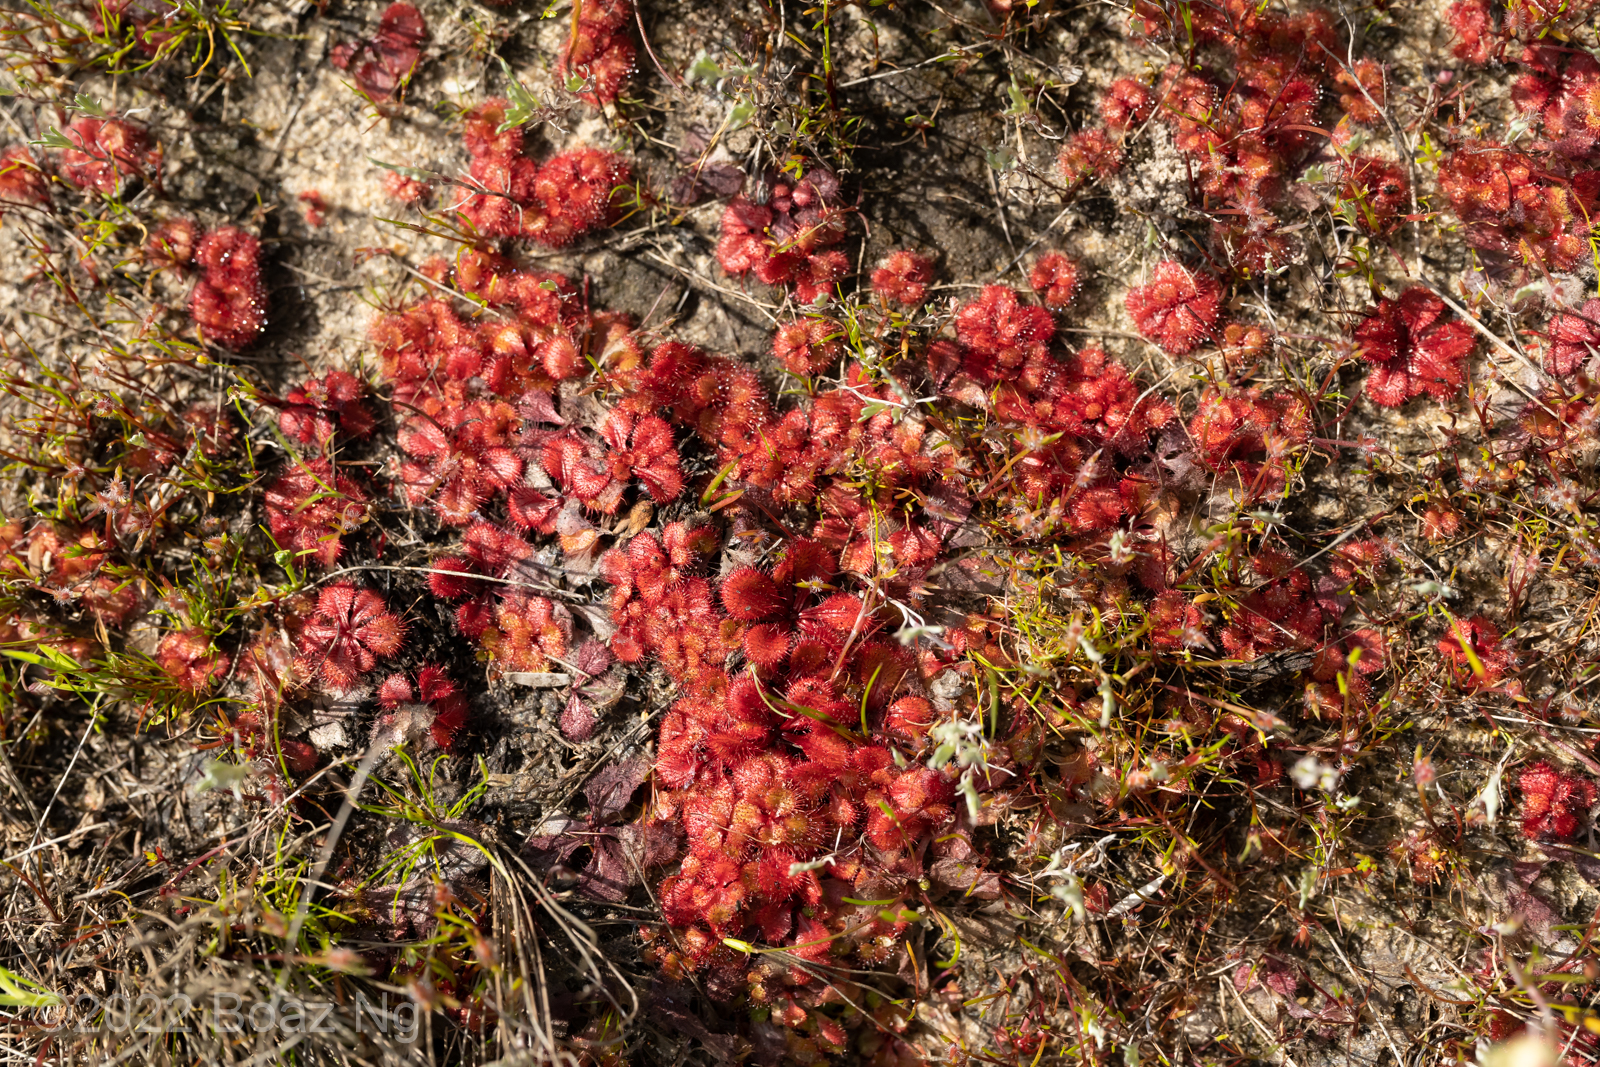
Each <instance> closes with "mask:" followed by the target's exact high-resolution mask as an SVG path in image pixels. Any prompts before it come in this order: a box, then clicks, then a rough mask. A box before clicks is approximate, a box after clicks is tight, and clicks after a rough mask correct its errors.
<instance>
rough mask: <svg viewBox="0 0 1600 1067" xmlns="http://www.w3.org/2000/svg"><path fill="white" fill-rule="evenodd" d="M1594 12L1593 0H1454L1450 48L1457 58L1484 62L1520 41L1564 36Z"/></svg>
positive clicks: (1448, 13) (1534, 42)
mask: <svg viewBox="0 0 1600 1067" xmlns="http://www.w3.org/2000/svg"><path fill="white" fill-rule="evenodd" d="M1593 12H1594V3H1593V0H1563V2H1559V3H1558V2H1555V0H1509V2H1508V3H1506V4H1505V5H1503V6H1501V5H1496V4H1492V3H1490V0H1455V2H1454V3H1452V4H1451V5H1450V6H1449V8H1448V9H1447V10H1446V12H1445V18H1446V21H1448V22H1449V23H1450V27H1451V29H1452V30H1454V31H1455V43H1454V44H1453V45H1452V46H1451V51H1452V52H1453V53H1454V54H1455V56H1456V58H1458V59H1462V60H1465V61H1466V62H1468V63H1473V64H1477V65H1482V64H1485V63H1488V62H1490V61H1491V60H1498V59H1504V58H1505V57H1506V55H1507V53H1508V52H1510V51H1515V50H1516V49H1517V48H1518V46H1519V45H1526V46H1529V47H1532V46H1537V45H1538V44H1540V43H1542V42H1544V41H1548V40H1563V39H1564V31H1565V30H1566V29H1567V28H1568V27H1572V26H1576V25H1581V24H1582V23H1584V22H1585V21H1587V20H1588V19H1589V17H1590V15H1592V14H1593Z"/></svg>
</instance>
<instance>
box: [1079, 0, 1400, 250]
mask: <svg viewBox="0 0 1600 1067" xmlns="http://www.w3.org/2000/svg"><path fill="white" fill-rule="evenodd" d="M1182 11H1183V12H1184V15H1183V16H1182V17H1180V16H1179V14H1178V12H1179V8H1178V7H1175V6H1173V5H1167V4H1161V3H1158V2H1156V0H1140V2H1139V3H1138V4H1136V6H1135V11H1134V14H1135V19H1136V21H1137V24H1139V25H1140V26H1142V28H1143V31H1144V33H1145V34H1146V35H1147V36H1151V37H1155V38H1171V39H1174V40H1176V41H1177V42H1179V43H1180V44H1181V45H1182V46H1183V47H1186V48H1190V49H1194V48H1196V46H1198V48H1199V52H1198V55H1199V56H1200V57H1201V61H1200V62H1193V61H1191V62H1189V63H1171V64H1169V65H1168V66H1167V67H1166V69H1165V70H1163V71H1162V72H1161V75H1160V77H1159V79H1158V81H1157V84H1156V85H1155V87H1154V90H1153V91H1152V90H1151V88H1150V87H1148V86H1145V85H1143V84H1141V83H1139V82H1136V81H1133V80H1131V79H1119V80H1117V81H1116V82H1114V83H1113V84H1112V85H1111V86H1110V88H1109V89H1108V90H1107V91H1106V93H1105V95H1104V96H1103V97H1102V99H1101V105H1100V106H1101V113H1102V117H1103V118H1104V120H1105V122H1106V125H1107V127H1108V128H1110V129H1114V130H1115V129H1127V128H1129V127H1131V126H1133V125H1134V124H1136V123H1142V122H1144V121H1146V119H1147V118H1149V117H1151V116H1152V115H1153V116H1154V118H1155V119H1156V120H1157V121H1160V122H1161V123H1163V124H1164V125H1165V126H1166V127H1167V129H1168V131H1169V132H1170V135H1171V137H1172V140H1173V142H1174V144H1175V145H1176V147H1177V148H1178V150H1179V151H1180V152H1182V153H1183V154H1184V155H1185V156H1186V157H1187V159H1188V162H1189V165H1190V167H1191V173H1192V175H1193V192H1194V196H1193V201H1194V204H1195V206H1196V207H1197V208H1199V209H1201V210H1202V211H1204V212H1206V213H1207V214H1208V215H1209V216H1210V218H1211V239H1212V250H1213V252H1214V254H1215V255H1216V257H1217V258H1218V259H1219V260H1221V261H1222V262H1225V263H1226V264H1228V265H1229V266H1230V267H1232V268H1233V269H1234V270H1236V271H1239V272H1241V273H1254V272H1260V271H1265V272H1273V271H1276V270H1278V269H1281V268H1283V267H1285V266H1287V265H1289V264H1290V263H1291V262H1293V261H1294V260H1295V258H1296V257H1297V256H1298V255H1300V253H1301V248H1300V245H1299V241H1298V238H1297V237H1295V236H1293V231H1292V229H1291V228H1289V227H1287V226H1285V225H1284V224H1283V223H1281V221H1280V218H1279V216H1280V215H1281V214H1282V213H1283V209H1284V208H1285V207H1287V206H1288V192H1289V186H1290V181H1291V179H1292V178H1293V177H1294V176H1295V175H1296V174H1297V173H1299V172H1300V170H1301V168H1302V167H1303V165H1304V164H1305V163H1306V162H1307V161H1309V160H1311V159H1313V158H1314V154H1315V153H1317V152H1322V153H1324V155H1323V159H1324V160H1326V161H1328V162H1329V163H1331V164H1332V166H1331V167H1330V168H1329V169H1330V170H1331V175H1330V177H1331V178H1332V179H1333V181H1335V182H1336V183H1337V185H1336V186H1335V187H1334V188H1335V191H1336V193H1337V197H1338V200H1339V201H1340V202H1341V203H1344V204H1346V205H1348V206H1349V208H1350V212H1349V214H1348V218H1349V221H1351V222H1352V223H1353V224H1354V225H1356V226H1357V227H1358V228H1360V229H1361V230H1363V231H1364V232H1366V233H1368V234H1371V235H1375V236H1377V235H1382V234H1385V233H1388V232H1389V231H1391V230H1392V229H1393V228H1394V227H1395V225H1396V219H1397V217H1398V215H1399V214H1400V212H1401V210H1402V208H1403V207H1404V206H1406V205H1408V202H1409V181H1408V179H1407V175H1406V172H1405V170H1404V168H1403V167H1402V166H1400V165H1398V164H1396V163H1394V162H1391V161H1389V160H1386V159H1384V158H1382V157H1381V156H1378V155H1352V154H1351V150H1350V149H1349V148H1348V147H1347V145H1348V144H1349V142H1350V140H1351V134H1352V133H1353V132H1354V130H1355V127H1358V126H1372V125H1375V124H1377V123H1379V122H1380V121H1381V118H1382V109H1383V108H1384V106H1385V105H1386V103H1387V99H1388V90H1387V78H1386V74H1385V71H1384V68H1383V65H1382V64H1380V63H1379V62H1377V61H1375V60H1372V59H1354V60H1353V61H1352V60H1351V59H1350V57H1349V52H1348V49H1347V48H1346V47H1345V44H1344V43H1343V41H1342V39H1341V36H1342V35H1341V33H1340V30H1339V23H1338V21H1337V20H1336V19H1335V18H1334V16H1333V15H1331V14H1330V13H1329V12H1327V11H1325V10H1323V9H1320V8H1312V9H1309V10H1306V11H1303V12H1301V13H1299V14H1295V15H1287V14H1285V13H1282V12H1280V11H1277V10H1274V9H1272V8H1268V7H1262V6H1260V5H1255V4H1251V3H1248V2H1247V0H1225V2H1223V3H1219V4H1208V5H1206V6H1205V9H1204V10H1203V11H1194V12H1190V9H1189V8H1187V7H1184V8H1182ZM1191 54H1195V53H1191ZM1330 99H1336V101H1337V104H1338V107H1339V109H1340V110H1341V111H1342V112H1343V117H1342V119H1341V120H1339V121H1337V122H1331V121H1329V120H1328V119H1326V118H1324V117H1323V115H1322V110H1323V104H1324V102H1325V101H1328V100H1330ZM1329 128H1332V129H1333V130H1334V134H1333V136H1332V138H1331V141H1330V140H1325V139H1324V138H1326V137H1327V134H1326V133H1325V132H1324V131H1325V130H1327V129H1329Z"/></svg>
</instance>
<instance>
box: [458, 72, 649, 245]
mask: <svg viewBox="0 0 1600 1067" xmlns="http://www.w3.org/2000/svg"><path fill="white" fill-rule="evenodd" d="M508 106H509V105H508V104H507V102H506V101H505V100H501V99H495V100H490V101H488V102H487V103H485V104H483V105H482V106H480V107H479V108H477V109H476V110H475V111H473V112H472V113H471V114H469V115H468V116H467V123H466V133H465V140H466V146H467V152H468V153H469V154H470V155H471V157H472V162H471V165H470V166H469V167H468V173H469V175H470V177H471V179H472V181H473V183H475V184H476V186H477V188H478V190H480V191H477V192H471V193H469V194H467V195H466V196H465V197H464V198H462V199H461V200H460V202H459V203H457V204H455V205H454V206H453V207H452V209H451V210H452V211H454V212H455V213H456V214H457V215H459V216H460V218H461V219H462V221H463V222H465V223H466V224H467V225H468V226H470V227H471V229H472V232H473V233H475V234H477V235H479V236H481V237H520V238H526V239H528V240H533V241H538V242H539V243H540V244H543V245H548V246H549V247H551V248H562V247H565V246H566V245H569V244H571V243H572V242H573V241H574V240H576V239H577V238H579V237H581V236H582V235H583V234H586V233H588V232H590V231H591V230H594V229H597V228H599V227H601V226H607V225H609V224H611V223H612V222H613V221H615V219H616V216H617V213H618V210H619V208H620V200H619V195H620V187H621V186H623V185H624V184H626V183H627V181H628V176H629V170H628V165H627V163H626V162H625V161H624V160H623V159H622V157H621V156H618V155H615V154H614V153H611V152H605V151H602V150H601V149H598V148H589V147H580V148H573V149H569V150H568V151H565V152H561V153H558V154H557V155H554V156H551V157H550V158H549V159H547V160H545V161H544V162H543V163H540V162H538V161H537V160H535V159H533V158H531V157H530V156H528V155H526V154H525V153H524V151H523V148H524V145H523V127H521V126H512V127H510V128H509V129H506V128H503V127H504V125H505V119H506V109H507V107H508Z"/></svg>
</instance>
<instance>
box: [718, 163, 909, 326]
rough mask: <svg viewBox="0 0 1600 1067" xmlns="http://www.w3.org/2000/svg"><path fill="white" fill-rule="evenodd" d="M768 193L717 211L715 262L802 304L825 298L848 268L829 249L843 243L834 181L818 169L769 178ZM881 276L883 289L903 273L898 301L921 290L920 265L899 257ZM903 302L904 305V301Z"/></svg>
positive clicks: (739, 199) (740, 199)
mask: <svg viewBox="0 0 1600 1067" xmlns="http://www.w3.org/2000/svg"><path fill="white" fill-rule="evenodd" d="M766 183H767V185H768V186H769V189H770V195H769V196H768V197H767V199H766V200H765V201H761V202H758V201H756V200H753V199H751V198H749V197H747V196H744V195H740V196H737V197H735V198H734V199H733V201H732V202H731V203H730V204H729V205H728V206H727V208H726V209H725V210H724V211H723V213H722V238H721V240H720V241H718V243H717V262H718V263H719V264H721V265H722V269H723V270H725V271H727V272H728V273H729V274H732V275H735V276H741V277H742V276H744V275H747V274H750V275H754V276H755V278H756V279H757V280H758V281H761V282H764V283H766V284H767V285H781V286H789V287H792V288H793V289H794V294H795V296H796V297H797V298H798V299H799V300H800V301H802V302H803V303H807V304H809V303H812V302H813V301H815V300H816V299H817V298H818V297H821V296H824V295H830V294H832V292H833V287H834V284H835V283H836V282H838V281H839V280H840V279H841V278H843V277H844V276H845V273H846V272H847V271H848V270H849V269H850V261H849V260H848V259H847V258H845V254H844V253H843V252H841V251H839V250H838V249H837V248H834V247H833V246H834V245H837V244H838V243H839V242H840V241H842V240H843V239H844V233H845V209H844V204H843V201H842V200H841V199H840V195H839V179H838V178H837V177H836V176H835V175H834V174H833V172H832V171H830V170H827V169H826V168H824V167H813V168H811V169H810V170H808V171H806V173H805V176H804V177H803V178H799V179H794V178H791V177H789V176H788V175H786V174H784V175H769V176H768V178H767V179H766ZM892 266H893V268H894V269H892V270H890V272H889V273H887V274H885V276H884V280H885V283H886V285H888V286H889V288H891V289H895V288H897V287H896V286H895V284H894V283H893V281H892V279H893V278H894V276H895V274H897V273H898V274H900V275H904V276H906V277H905V281H903V282H902V283H900V286H899V287H898V289H899V291H900V292H901V299H902V300H903V298H904V297H905V296H909V295H911V293H913V292H916V293H918V294H919V295H920V292H921V290H919V289H905V288H904V287H905V286H907V285H910V286H922V285H925V284H926V282H924V281H918V280H917V279H916V277H915V276H916V275H919V274H920V273H923V272H924V271H925V267H924V266H923V265H922V264H918V263H916V262H915V261H913V260H909V259H902V260H901V261H899V262H898V263H896V264H893V265H892ZM903 302H909V301H904V300H903Z"/></svg>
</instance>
